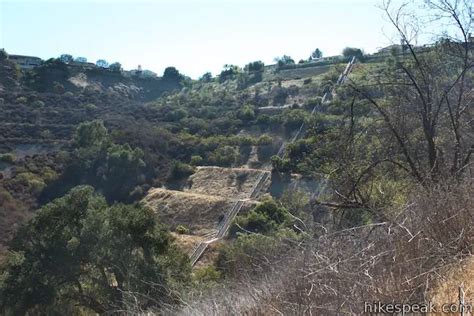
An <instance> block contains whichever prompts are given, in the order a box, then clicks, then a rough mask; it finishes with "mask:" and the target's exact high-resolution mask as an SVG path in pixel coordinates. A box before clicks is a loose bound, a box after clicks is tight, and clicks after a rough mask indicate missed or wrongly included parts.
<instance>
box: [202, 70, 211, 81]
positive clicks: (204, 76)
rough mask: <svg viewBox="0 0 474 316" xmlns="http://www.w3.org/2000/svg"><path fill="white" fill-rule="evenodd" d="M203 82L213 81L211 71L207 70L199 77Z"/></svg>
mask: <svg viewBox="0 0 474 316" xmlns="http://www.w3.org/2000/svg"><path fill="white" fill-rule="evenodd" d="M199 80H200V81H202V82H211V81H212V74H211V73H210V72H206V73H205V74H204V75H202V76H201V78H199Z"/></svg>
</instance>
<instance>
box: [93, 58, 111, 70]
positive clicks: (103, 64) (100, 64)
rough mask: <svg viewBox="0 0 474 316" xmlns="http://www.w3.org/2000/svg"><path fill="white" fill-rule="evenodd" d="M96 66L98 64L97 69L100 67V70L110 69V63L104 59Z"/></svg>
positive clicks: (97, 62)
mask: <svg viewBox="0 0 474 316" xmlns="http://www.w3.org/2000/svg"><path fill="white" fill-rule="evenodd" d="M95 64H96V66H97V67H100V68H108V67H109V63H108V62H107V61H106V60H104V59H99V60H98V61H96V62H95Z"/></svg>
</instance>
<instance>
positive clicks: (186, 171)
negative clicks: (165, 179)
mask: <svg viewBox="0 0 474 316" xmlns="http://www.w3.org/2000/svg"><path fill="white" fill-rule="evenodd" d="M193 173H194V168H193V167H192V166H190V165H188V164H186V163H183V162H181V161H175V162H174V163H173V166H172V167H171V179H172V180H181V179H183V178H187V177H189V176H190V175H192V174H193Z"/></svg>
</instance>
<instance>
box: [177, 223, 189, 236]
mask: <svg viewBox="0 0 474 316" xmlns="http://www.w3.org/2000/svg"><path fill="white" fill-rule="evenodd" d="M176 232H177V233H178V234H180V235H184V234H187V233H189V229H188V228H187V227H185V226H183V225H178V226H177V227H176Z"/></svg>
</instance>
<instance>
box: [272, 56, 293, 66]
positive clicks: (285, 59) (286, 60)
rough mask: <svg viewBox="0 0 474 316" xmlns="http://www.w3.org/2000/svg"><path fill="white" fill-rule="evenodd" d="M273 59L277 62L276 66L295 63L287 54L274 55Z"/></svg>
mask: <svg viewBox="0 0 474 316" xmlns="http://www.w3.org/2000/svg"><path fill="white" fill-rule="evenodd" d="M275 61H276V63H277V64H278V67H282V66H285V65H294V64H295V61H294V60H293V58H291V57H290V56H288V55H283V56H282V57H276V58H275Z"/></svg>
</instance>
